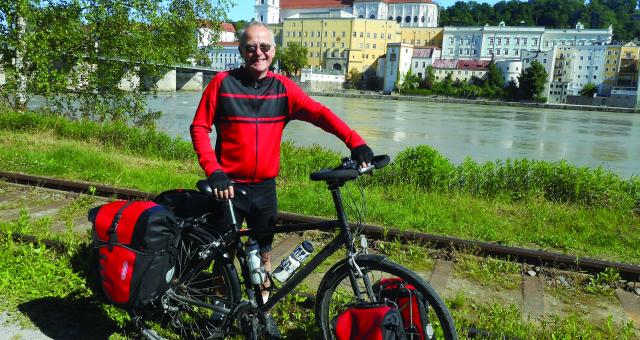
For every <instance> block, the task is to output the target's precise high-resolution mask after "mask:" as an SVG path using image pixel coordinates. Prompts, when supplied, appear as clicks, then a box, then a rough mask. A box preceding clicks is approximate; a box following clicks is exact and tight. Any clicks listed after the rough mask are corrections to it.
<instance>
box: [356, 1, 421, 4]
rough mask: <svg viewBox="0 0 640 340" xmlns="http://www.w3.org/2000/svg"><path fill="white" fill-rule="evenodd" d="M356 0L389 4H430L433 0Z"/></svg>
mask: <svg viewBox="0 0 640 340" xmlns="http://www.w3.org/2000/svg"><path fill="white" fill-rule="evenodd" d="M354 2H384V3H387V4H408V3H414V4H430V3H432V1H431V0H354Z"/></svg>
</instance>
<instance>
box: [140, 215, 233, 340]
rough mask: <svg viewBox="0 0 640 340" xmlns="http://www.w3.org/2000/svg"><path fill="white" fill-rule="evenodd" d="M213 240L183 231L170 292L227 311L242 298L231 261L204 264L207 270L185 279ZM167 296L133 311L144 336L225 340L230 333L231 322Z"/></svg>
mask: <svg viewBox="0 0 640 340" xmlns="http://www.w3.org/2000/svg"><path fill="white" fill-rule="evenodd" d="M210 240H211V236H210V234H208V233H207V232H206V231H202V230H200V231H198V229H197V228H189V229H186V230H185V231H183V234H182V240H181V242H180V248H179V251H178V260H177V265H176V272H175V274H174V277H173V279H172V281H171V283H170V291H171V292H173V294H176V295H178V296H182V297H186V298H190V299H192V300H195V301H199V302H203V303H206V304H220V303H221V304H224V306H225V307H226V308H232V307H234V306H235V305H236V304H237V303H238V302H239V301H240V299H241V289H240V284H239V281H238V275H237V272H236V269H235V267H234V265H233V262H232V260H231V259H227V258H223V257H222V255H220V256H219V257H217V258H214V259H213V261H209V262H210V263H204V265H205V268H207V269H205V270H202V271H200V272H199V273H198V274H196V275H194V276H192V277H189V278H187V277H185V275H186V273H187V272H188V271H189V270H190V269H193V268H194V266H196V265H198V264H199V263H202V260H201V259H200V258H199V254H200V252H201V251H203V249H204V246H205V245H207V244H209V242H210ZM167 296H168V295H165V296H164V297H163V298H161V299H159V300H157V301H154V303H152V304H151V305H150V306H148V307H147V308H144V309H141V310H134V311H133V313H134V318H135V319H134V320H135V321H136V323H137V324H138V327H139V328H140V331H141V335H142V336H143V337H146V338H148V339H154V340H155V339H163V338H164V337H163V335H164V334H167V337H170V338H173V337H176V336H177V337H179V338H180V339H204V338H222V337H224V336H225V335H226V333H227V332H228V331H229V326H230V325H229V322H225V321H222V320H221V319H223V318H224V316H222V315H220V314H218V315H215V314H214V312H213V311H212V310H211V309H208V308H204V307H198V306H196V305H193V304H186V303H183V302H180V301H177V300H175V299H169V298H166V297H167ZM158 334H159V335H158Z"/></svg>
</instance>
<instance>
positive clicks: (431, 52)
mask: <svg viewBox="0 0 640 340" xmlns="http://www.w3.org/2000/svg"><path fill="white" fill-rule="evenodd" d="M440 53H441V51H440V49H439V48H438V47H414V48H413V58H412V61H411V73H413V74H415V75H417V76H418V77H420V79H423V78H425V77H426V76H427V67H429V66H431V65H432V64H433V61H434V60H436V59H440Z"/></svg>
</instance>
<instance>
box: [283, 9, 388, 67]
mask: <svg viewBox="0 0 640 340" xmlns="http://www.w3.org/2000/svg"><path fill="white" fill-rule="evenodd" d="M399 40H400V26H399V25H398V24H397V23H396V22H395V21H389V20H376V19H355V18H318V19H312V18H303V19H299V18H295V19H294V18H288V19H284V20H283V33H282V45H283V47H286V46H289V44H291V43H297V44H300V45H301V46H303V47H306V48H307V51H308V53H309V54H308V56H307V58H308V65H307V66H308V67H314V68H322V69H333V70H338V71H345V72H348V71H349V70H351V69H357V70H358V71H360V72H364V71H366V70H367V69H369V68H371V67H375V62H376V60H377V59H378V57H380V56H382V55H384V54H385V53H386V46H387V43H389V42H398V41H399Z"/></svg>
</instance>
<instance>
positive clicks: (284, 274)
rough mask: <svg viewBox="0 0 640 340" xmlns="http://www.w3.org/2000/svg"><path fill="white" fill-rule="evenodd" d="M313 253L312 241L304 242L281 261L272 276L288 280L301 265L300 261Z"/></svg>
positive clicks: (281, 280)
mask: <svg viewBox="0 0 640 340" xmlns="http://www.w3.org/2000/svg"><path fill="white" fill-rule="evenodd" d="M311 253H313V245H311V242H309V241H304V242H302V244H300V245H299V246H298V247H296V249H294V250H293V252H292V253H291V255H289V256H287V257H286V258H285V259H284V260H282V262H280V265H279V266H278V268H276V270H274V271H273V275H271V276H272V277H273V278H275V279H276V280H278V281H280V282H284V281H286V280H287V279H288V278H289V276H291V274H293V272H295V271H296V269H298V267H300V263H302V262H304V260H306V259H307V258H308V257H309V255H311Z"/></svg>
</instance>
